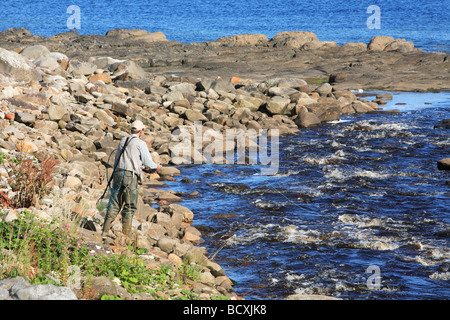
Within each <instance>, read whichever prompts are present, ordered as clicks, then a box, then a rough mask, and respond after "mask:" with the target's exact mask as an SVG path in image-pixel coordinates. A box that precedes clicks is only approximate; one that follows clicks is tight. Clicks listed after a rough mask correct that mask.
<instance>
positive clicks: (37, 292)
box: [15, 284, 78, 300]
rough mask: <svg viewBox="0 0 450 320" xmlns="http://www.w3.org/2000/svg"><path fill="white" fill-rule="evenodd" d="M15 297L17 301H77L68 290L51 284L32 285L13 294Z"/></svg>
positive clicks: (73, 294)
mask: <svg viewBox="0 0 450 320" xmlns="http://www.w3.org/2000/svg"><path fill="white" fill-rule="evenodd" d="M15 297H17V298H18V299H19V300H78V298H77V296H76V295H75V293H74V292H73V291H72V290H71V289H70V288H68V287H58V286H55V285H53V284H39V285H32V286H29V287H27V288H23V289H20V290H18V291H17V292H16V293H15Z"/></svg>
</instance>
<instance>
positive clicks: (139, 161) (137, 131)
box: [102, 120, 161, 239]
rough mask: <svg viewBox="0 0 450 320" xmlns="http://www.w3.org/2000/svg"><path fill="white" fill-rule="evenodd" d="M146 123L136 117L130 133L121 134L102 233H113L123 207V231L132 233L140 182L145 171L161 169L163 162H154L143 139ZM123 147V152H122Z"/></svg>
mask: <svg viewBox="0 0 450 320" xmlns="http://www.w3.org/2000/svg"><path fill="white" fill-rule="evenodd" d="M144 128H145V127H144V124H143V123H142V122H141V121H139V120H136V121H134V122H133V123H132V124H131V135H129V136H127V137H124V138H122V140H120V143H119V147H118V149H117V153H116V158H115V161H114V168H116V169H115V170H114V172H113V185H112V188H111V195H110V198H109V203H108V207H107V210H106V216H105V223H104V225H103V232H102V237H103V239H106V238H107V237H112V236H111V235H110V229H111V224H112V223H113V222H114V220H115V219H116V217H117V215H118V213H119V212H120V210H121V209H122V232H123V233H124V234H125V235H126V236H127V237H131V223H132V221H133V216H134V213H135V212H136V209H137V203H138V195H139V194H138V182H142V171H143V168H144V171H146V172H151V171H155V170H159V168H161V165H157V164H156V163H155V162H153V160H152V157H151V155H150V152H149V150H148V147H147V144H146V143H145V142H144V141H142V140H141V139H140V137H141V135H142V133H143V131H144ZM122 149H123V153H122Z"/></svg>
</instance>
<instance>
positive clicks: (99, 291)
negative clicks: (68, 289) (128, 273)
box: [89, 276, 118, 299]
mask: <svg viewBox="0 0 450 320" xmlns="http://www.w3.org/2000/svg"><path fill="white" fill-rule="evenodd" d="M89 288H90V290H92V292H95V298H96V299H100V298H101V297H102V296H103V295H107V296H117V295H118V291H117V287H116V284H115V283H114V281H112V280H111V279H110V278H108V277H104V276H101V277H94V278H93V279H92V281H91V283H90V287H89Z"/></svg>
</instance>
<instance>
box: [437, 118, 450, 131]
mask: <svg viewBox="0 0 450 320" xmlns="http://www.w3.org/2000/svg"><path fill="white" fill-rule="evenodd" d="M434 128H435V129H450V119H443V120H441V121H440V122H439V123H438V124H436V125H435V126H434Z"/></svg>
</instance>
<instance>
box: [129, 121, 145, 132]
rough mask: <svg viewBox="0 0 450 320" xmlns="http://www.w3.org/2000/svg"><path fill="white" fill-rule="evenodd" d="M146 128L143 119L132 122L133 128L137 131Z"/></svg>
mask: <svg viewBox="0 0 450 320" xmlns="http://www.w3.org/2000/svg"><path fill="white" fill-rule="evenodd" d="M144 128H145V126H144V124H143V123H142V121H141V120H136V121H134V122H133V123H132V124H131V129H134V130H136V131H141V130H142V129H144Z"/></svg>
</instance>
